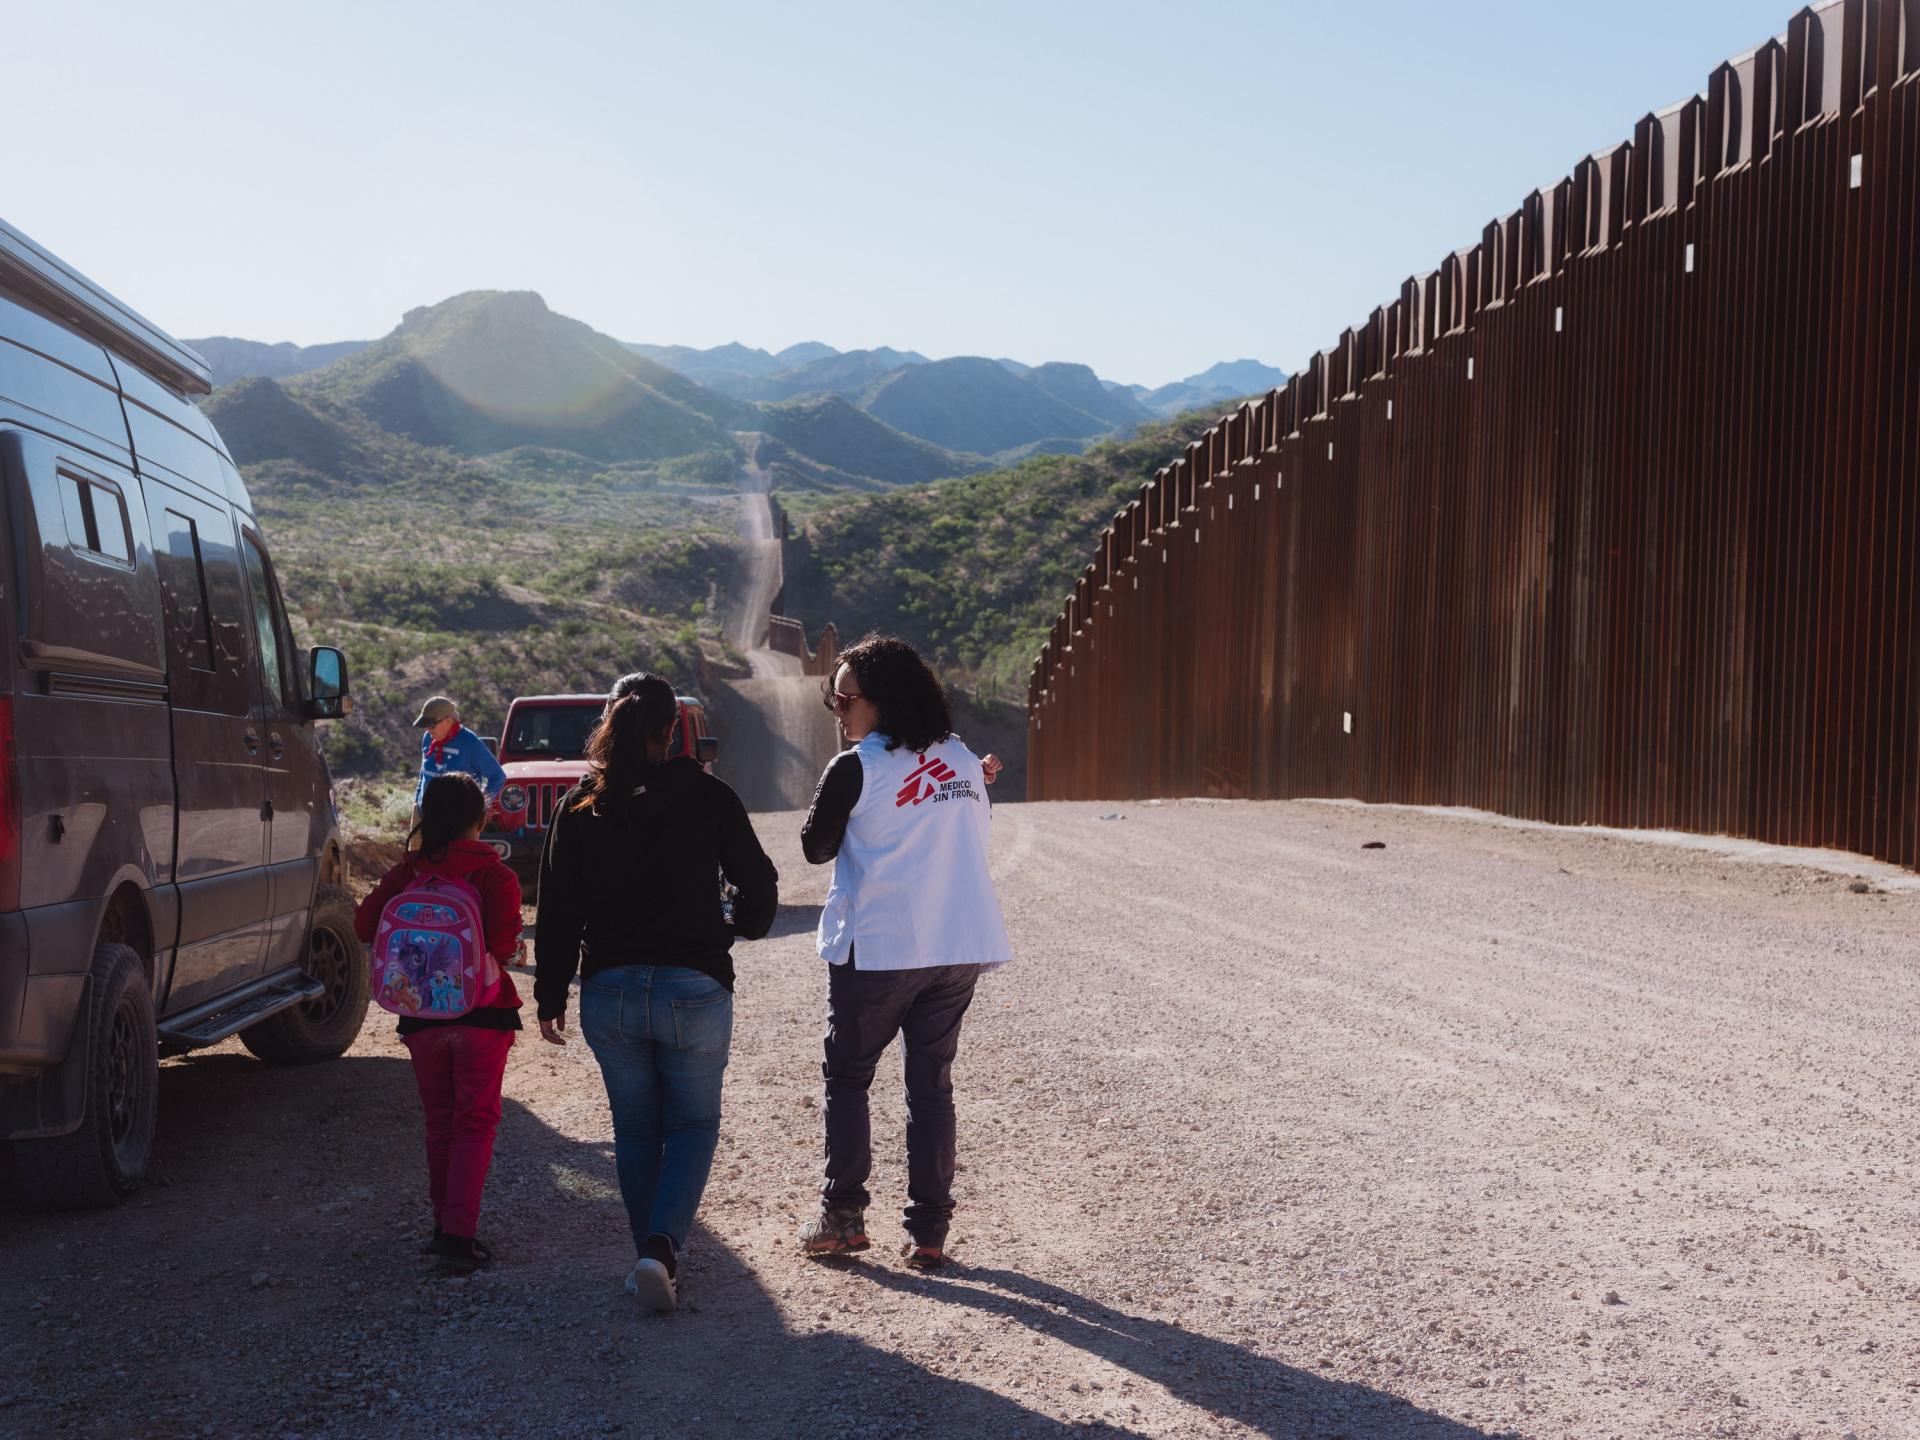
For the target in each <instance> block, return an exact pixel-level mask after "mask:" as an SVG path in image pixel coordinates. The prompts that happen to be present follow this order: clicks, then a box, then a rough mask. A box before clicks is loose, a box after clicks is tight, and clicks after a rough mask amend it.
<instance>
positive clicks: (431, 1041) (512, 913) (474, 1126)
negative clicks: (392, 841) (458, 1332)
mask: <svg viewBox="0 0 1920 1440" xmlns="http://www.w3.org/2000/svg"><path fill="white" fill-rule="evenodd" d="M486 814H487V801H486V796H485V795H484V794H483V793H482V791H481V789H480V786H479V785H478V784H477V783H475V781H474V779H473V777H472V776H471V775H465V774H448V775H441V776H439V777H438V778H436V779H434V780H431V781H429V782H428V784H427V787H426V790H425V792H424V793H423V794H422V796H421V800H420V823H419V824H418V825H417V826H415V827H414V831H413V835H411V836H409V837H408V840H409V843H411V842H412V840H413V839H414V838H416V837H417V838H418V840H419V842H420V843H419V848H418V853H416V854H411V855H409V856H407V858H406V859H404V860H402V861H401V862H400V863H399V864H398V865H396V866H394V867H393V869H391V870H389V871H388V872H387V873H386V874H385V875H384V876H383V877H381V880H380V883H379V884H378V885H376V886H374V888H373V892H372V893H371V894H370V895H368V896H367V898H366V899H364V900H362V901H361V902H360V908H359V909H358V910H357V911H355V912H354V924H353V928H354V930H355V931H356V932H357V933H358V934H359V936H360V939H361V941H362V942H363V943H371V942H372V940H373V938H374V933H375V932H376V931H377V930H378V929H379V926H380V912H381V911H382V910H384V909H385V908H386V904H387V902H388V901H389V900H391V899H392V898H393V897H394V896H395V895H398V894H399V893H400V892H401V891H403V890H405V889H406V888H407V887H408V886H409V885H411V884H412V883H413V882H414V879H415V877H416V876H420V875H428V874H430V875H444V876H448V877H451V878H454V879H458V880H464V881H466V883H467V884H469V885H471V886H472V887H473V889H474V891H475V892H476V893H477V894H478V895H479V897H480V917H481V923H482V925H483V926H484V927H485V929H486V946H487V953H488V954H489V955H491V956H493V958H494V959H495V960H498V961H499V962H500V966H501V970H500V994H499V998H498V999H497V1000H496V1001H495V1002H494V1003H493V1004H491V1005H486V1006H482V1007H480V1008H478V1009H474V1010H469V1011H468V1012H467V1013H466V1014H464V1015H461V1016H457V1017H456V1018H454V1019H451V1020H424V1019H414V1018H411V1017H408V1016H402V1017H401V1019H400V1038H401V1040H402V1041H404V1042H405V1044H406V1047H407V1049H408V1051H409V1052H410V1053H411V1054H412V1056H413V1074H414V1079H415V1080H417V1081H418V1082H419V1085H420V1105H421V1108H422V1109H423V1110H424V1111H425V1112H426V1120H427V1179H428V1187H429V1189H430V1191H431V1193H432V1196H433V1238H432V1239H431V1240H429V1241H428V1242H427V1243H426V1244H425V1245H424V1246H422V1247H421V1253H422V1254H426V1255H433V1256H437V1257H438V1258H439V1261H440V1267H441V1269H443V1270H447V1271H451V1272H455V1273H461V1274H464V1273H466V1272H468V1271H471V1270H474V1269H476V1268H478V1267H479V1266H482V1265H486V1264H489V1263H491V1262H492V1260H493V1252H492V1251H491V1250H489V1249H488V1248H487V1246H486V1243H485V1242H484V1241H482V1240H480V1239H479V1238H477V1237H476V1235H475V1234H474V1231H475V1229H476V1228H477V1226H478V1223H479V1219H480V1191H481V1189H482V1188H483V1187H484V1186H485V1185H486V1183H487V1167H488V1165H489V1164H491V1163H492V1160H493V1134H494V1131H495V1129H497V1128H498V1126H499V1124H500V1082H501V1079H502V1077H503V1076H504V1075H505V1074H506V1069H507V1051H508V1050H509V1049H511V1048H512V1046H513V1035H514V1032H515V1031H516V1030H518V1029H519V1028H520V994H519V992H518V991H517V990H515V989H514V985H513V976H511V975H510V974H508V973H507V970H506V965H507V962H508V961H509V960H510V959H512V957H513V955H514V953H515V951H516V950H517V949H518V948H519V943H520V882H519V880H517V879H516V878H514V874H513V872H512V871H511V870H509V869H508V868H507V867H506V865H505V864H503V863H502V862H501V859H500V857H499V856H498V855H496V854H495V853H494V852H493V848H492V847H491V846H488V845H483V844H481V843H480V829H481V826H482V825H483V823H484V822H485V820H486Z"/></svg>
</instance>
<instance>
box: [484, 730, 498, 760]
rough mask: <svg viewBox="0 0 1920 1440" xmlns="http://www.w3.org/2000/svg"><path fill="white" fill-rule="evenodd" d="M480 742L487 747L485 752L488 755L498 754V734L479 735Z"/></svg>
mask: <svg viewBox="0 0 1920 1440" xmlns="http://www.w3.org/2000/svg"><path fill="white" fill-rule="evenodd" d="M480 743H481V744H482V745H484V746H486V747H487V753H488V754H489V755H493V756H498V755H499V753H500V737H499V736H498V735H482V736H481V737H480Z"/></svg>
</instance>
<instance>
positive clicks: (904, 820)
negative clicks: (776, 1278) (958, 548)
mask: <svg viewBox="0 0 1920 1440" xmlns="http://www.w3.org/2000/svg"><path fill="white" fill-rule="evenodd" d="M826 702H827V705H828V707H829V708H831V709H832V711H833V713H834V716H835V717H836V719H837V720H838V721H839V725H840V736H841V739H842V740H844V741H846V742H847V743H848V744H849V745H850V746H851V747H852V748H851V749H847V750H843V751H842V752H841V753H840V754H838V755H836V756H835V757H834V759H833V761H832V763H831V764H829V765H828V766H827V768H826V772H825V773H824V774H823V775H822V776H821V777H820V786H819V789H818V790H816V791H815V792H814V797H813V807H812V809H810V810H809V811H808V812H807V820H806V824H805V826H804V827H803V828H802V830H801V832H800V844H801V848H802V849H803V850H804V851H805V852H806V857H807V859H808V860H809V861H810V862H811V863H813V864H815V865H823V864H825V863H826V862H827V861H829V860H831V861H833V885H832V887H831V888H830V889H829V890H828V892H827V903H826V905H825V907H824V908H823V909H822V910H821V912H820V934H819V948H820V956H821V958H822V959H824V960H825V961H826V962H827V965H828V967H829V968H828V971H827V975H828V980H827V1035H826V1059H825V1062H824V1063H823V1064H822V1066H821V1073H822V1074H823V1075H824V1076H825V1077H826V1098H825V1102H824V1104H823V1105H822V1107H821V1109H822V1114H823V1117H824V1120H825V1124H826V1142H827V1143H826V1149H827V1173H826V1179H825V1182H824V1183H823V1184H822V1185H821V1187H820V1204H821V1213H820V1215H819V1218H817V1219H815V1220H813V1221H811V1222H809V1223H808V1224H807V1226H806V1227H805V1228H804V1229H803V1230H802V1231H801V1232H800V1243H801V1246H802V1248H803V1249H804V1250H805V1252H806V1253H807V1254H809V1255H851V1254H854V1253H857V1252H858V1251H861V1250H865V1249H866V1248H867V1247H868V1244H869V1241H868V1239H867V1227H866V1208H867V1205H868V1202H869V1200H870V1199H871V1197H870V1196H869V1195H868V1193H867V1176H868V1175H869V1173H870V1172H871V1171H872V1168H873V1147H872V1139H871V1131H870V1127H869V1123H868V1117H867V1089H868V1087H869V1086H870V1085H871V1084H872V1082H873V1074H874V1070H875V1069H876V1068H877V1067H878V1065H879V1063H880V1057H881V1056H882V1055H883V1054H884V1053H885V1052H886V1049H887V1047H888V1046H889V1045H891V1044H892V1043H893V1038H894V1036H895V1035H900V1036H902V1037H904V1039H905V1043H906V1077H907V1199H908V1204H907V1208H906V1212H905V1215H904V1217H903V1218H904V1220H905V1222H906V1230H907V1235H908V1237H909V1239H908V1243H907V1246H906V1249H905V1251H904V1252H903V1253H904V1254H905V1257H906V1261H907V1263H908V1264H909V1265H912V1266H915V1267H916V1268H920V1269H931V1268H934V1267H936V1266H938V1265H941V1264H943V1263H944V1262H945V1259H946V1250H945V1247H946V1241H947V1229H948V1226H949V1224H950V1223H951V1221H952V1216H953V1171H954V1113H953V1059H954V1055H955V1053H956V1052H957V1051H958V1050H959V1047H960V1021H961V1018H962V1017H963V1016H964V1015H965V1014H966V1013H967V1006H968V1005H969V1004H970V1003H972V1000H973V988H974V985H975V984H976V983H977V982H978V980H979V978H980V976H981V974H982V972H984V971H986V970H989V969H992V968H994V967H995V966H999V965H1004V964H1005V963H1006V962H1007V961H1008V960H1009V959H1011V958H1012V950H1011V948H1010V947H1009V946H1008V943H1007V930H1006V925H1005V924H1004V923H1003V922H1002V920H1001V917H1000V902H999V899H998V898H997V897H996V896H995V895H994V893H993V880H992V877H991V876H990V875H989V874H988V870H987V834H988V829H989V825H990V815H991V812H992V806H991V805H990V804H989V803H988V800H987V796H986V787H987V786H988V785H990V784H992V783H993V779H994V776H995V775H997V774H998V773H999V771H1000V762H999V761H998V760H996V759H995V758H994V757H993V756H991V755H989V756H987V757H985V759H981V758H979V757H977V756H975V755H974V753H973V752H972V751H971V750H969V749H968V748H967V747H966V746H965V745H964V744H962V743H961V741H960V737H959V736H957V735H955V734H954V733H953V720H952V714H951V712H950V711H949V710H948V708H947V697H946V692H945V691H943V690H942V689H941V688H940V682H939V680H937V679H936V678H935V677H934V674H933V672H932V671H931V670H929V669H928V668H927V665H926V662H925V661H924V660H922V659H921V658H920V656H919V654H918V653H917V652H916V651H915V650H914V648H913V647H912V646H911V645H909V644H907V642H906V641H904V640H899V639H895V638H894V637H892V636H889V635H869V636H867V637H866V638H865V639H863V640H861V641H860V643H859V644H857V645H855V646H853V647H852V648H851V649H848V650H844V651H842V652H841V654H840V660H839V664H838V666H837V667H836V668H835V670H834V673H833V675H832V676H831V677H830V679H829V680H828V682H827V686H826Z"/></svg>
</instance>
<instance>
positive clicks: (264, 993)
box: [158, 969, 327, 1050]
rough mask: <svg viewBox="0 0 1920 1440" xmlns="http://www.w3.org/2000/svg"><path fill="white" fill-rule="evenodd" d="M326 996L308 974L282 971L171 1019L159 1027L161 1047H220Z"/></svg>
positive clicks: (324, 988)
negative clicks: (264, 1022) (274, 1017)
mask: <svg viewBox="0 0 1920 1440" xmlns="http://www.w3.org/2000/svg"><path fill="white" fill-rule="evenodd" d="M326 993H327V987H326V986H324V985H322V984H321V983H320V982H319V981H318V980H316V979H314V978H313V977H312V976H311V975H309V974H307V972H306V971H304V970H300V969H293V970H282V971H280V972H278V973H277V974H273V975H267V976H263V977H262V978H261V979H258V980H256V981H254V982H253V983H252V984H251V985H249V986H247V987H246V988H245V989H244V990H238V991H235V992H234V993H233V994H231V995H222V996H220V997H219V998H218V999H215V1000H210V1001H208V1002H207V1003H206V1004H204V1005H196V1006H194V1008H193V1009H191V1010H182V1011H181V1012H180V1013H179V1014H178V1015H169V1016H168V1017H167V1018H166V1019H164V1020H162V1021H161V1022H160V1024H159V1026H158V1028H159V1031H160V1043H161V1045H163V1046H165V1047H166V1048H167V1049H169V1050H191V1049H194V1048H195V1047H197V1046H201V1045H213V1044H217V1043H218V1042H219V1041H222V1040H224V1039H226V1038H227V1037H228V1036H229V1035H237V1034H238V1033H239V1032H240V1031H242V1030H244V1029H246V1028H247V1027H248V1026H249V1025H257V1024H259V1023H260V1022H261V1021H262V1020H264V1019H266V1018H267V1017H268V1016H269V1015H277V1014H278V1013H279V1012H280V1011H282V1010H285V1009H286V1008H287V1007H288V1006H289V1005H298V1004H299V1003H300V1002H301V1001H303V1000H318V999H319V998H320V997H321V996H322V995H324V994H326Z"/></svg>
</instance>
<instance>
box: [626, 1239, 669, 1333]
mask: <svg viewBox="0 0 1920 1440" xmlns="http://www.w3.org/2000/svg"><path fill="white" fill-rule="evenodd" d="M679 1269H680V1266H679V1262H678V1261H677V1260H676V1259H675V1257H674V1253H673V1241H671V1240H669V1239H668V1238H667V1237H666V1236H665V1235H649V1236H648V1237H647V1239H646V1243H645V1244H643V1245H642V1246H641V1247H640V1258H639V1259H638V1260H636V1261H634V1264H633V1269H631V1270H629V1271H628V1272H627V1293H628V1294H629V1295H631V1296H633V1297H634V1298H635V1299H636V1300H638V1301H639V1302H640V1303H641V1304H642V1305H644V1306H646V1307H647V1308H648V1309H649V1310H657V1311H659V1312H660V1313H661V1314H662V1315H665V1314H666V1313H667V1312H669V1311H670V1310H672V1309H673V1307H674V1305H675V1304H677V1303H678V1299H679V1297H678V1293H677V1289H676V1286H675V1277H676V1275H677V1274H678V1273H679Z"/></svg>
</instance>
